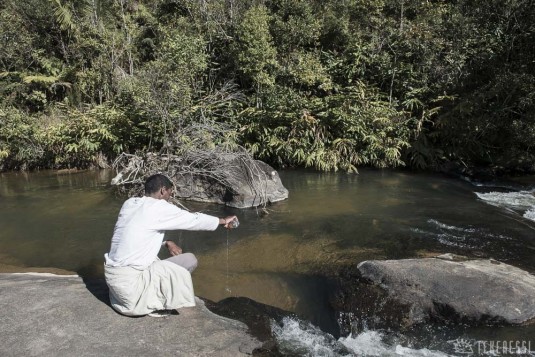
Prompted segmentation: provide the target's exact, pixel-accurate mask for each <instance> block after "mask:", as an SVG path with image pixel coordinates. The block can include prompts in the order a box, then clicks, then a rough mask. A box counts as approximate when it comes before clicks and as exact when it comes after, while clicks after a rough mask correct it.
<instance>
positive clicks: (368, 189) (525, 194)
mask: <svg viewBox="0 0 535 357" xmlns="http://www.w3.org/2000/svg"><path fill="white" fill-rule="evenodd" d="M280 176H281V180H282V182H283V184H284V185H285V187H286V188H288V190H289V192H290V197H289V199H288V200H286V201H283V202H279V203H276V204H273V205H270V206H267V207H265V208H258V209H247V210H238V209H232V208H227V207H223V206H218V205H211V204H200V203H195V202H182V203H183V204H184V205H185V206H186V207H187V208H188V209H190V210H192V211H202V212H204V213H207V214H212V215H216V216H226V215H230V214H235V215H237V216H238V218H239V220H240V223H241V224H240V226H239V228H238V229H236V230H232V231H226V230H224V229H221V228H219V229H218V230H217V231H215V232H169V233H168V234H167V237H166V238H167V239H172V240H174V241H175V242H176V243H178V244H179V245H180V246H181V247H182V248H183V250H184V251H188V252H193V253H194V254H195V255H196V256H197V258H198V260H199V267H198V268H197V270H196V271H195V272H194V273H193V281H194V287H195V292H196V294H197V295H199V296H202V297H205V298H207V299H210V300H213V301H219V300H221V299H224V298H226V297H230V296H245V297H249V298H251V299H254V300H256V301H258V302H261V303H264V304H269V305H272V306H276V307H279V308H281V309H284V310H288V311H291V312H295V313H296V314H297V315H298V316H299V317H300V318H301V320H291V319H290V320H287V321H286V323H285V324H284V325H283V326H282V327H280V328H279V330H277V331H276V332H277V334H278V336H279V338H280V339H281V340H282V341H285V339H286V340H287V342H288V343H289V345H290V346H293V345H292V342H291V341H292V338H294V337H295V336H300V337H299V338H297V340H302V341H305V340H306V341H309V342H310V344H311V345H310V346H312V347H310V348H315V347H313V346H318V345H319V346H323V347H324V348H325V351H327V352H325V351H324V352H325V354H323V355H336V354H337V352H336V351H338V350H337V348H336V347H333V345H332V343H334V344H340V343H342V344H345V345H347V346H349V347H347V346H346V347H347V348H349V350H350V351H353V353H357V354H361V355H400V354H405V355H415V354H420V355H426V354H431V355H433V354H434V355H441V354H451V353H453V352H455V351H454V347H455V341H457V342H458V340H459V339H463V340H465V339H466V340H467V341H472V342H471V343H472V344H473V343H474V341H486V340H489V341H490V340H498V339H501V340H503V339H508V340H519V341H529V339H530V338H531V344H532V346H531V349H532V350H535V337H533V336H535V329H533V328H531V327H501V328H487V327H478V328H474V327H464V326H461V327H459V326H441V325H428V326H424V327H418V328H415V329H413V330H411V331H400V330H399V331H398V330H396V328H395V327H393V329H392V330H389V331H383V330H380V331H378V330H374V329H373V326H371V327H370V328H367V329H366V328H365V329H364V330H362V329H360V330H359V331H355V334H354V335H351V336H339V332H340V331H339V328H338V326H339V319H340V318H341V316H342V315H343V314H344V312H340V311H334V310H333V309H332V307H331V305H332V304H330V301H331V300H332V299H333V297H334V296H335V295H336V293H337V285H336V284H337V279H336V277H337V273H338V272H339V271H340V269H342V268H344V267H347V266H350V265H356V264H358V263H359V262H361V261H364V260H368V259H401V258H412V257H427V256H433V255H437V254H440V253H446V252H450V253H455V254H460V255H465V256H468V257H474V258H475V257H477V258H493V259H496V260H499V261H503V262H506V263H508V264H512V265H514V266H517V267H520V268H522V269H525V270H527V271H529V272H531V273H535V259H534V258H533V257H534V254H535V222H534V221H533V220H532V215H531V214H532V211H533V212H535V210H534V208H535V199H533V200H532V198H533V193H532V192H533V188H534V187H535V184H532V183H535V181H532V180H527V181H526V180H524V181H523V182H522V183H517V184H516V186H515V185H514V187H513V186H510V185H505V184H504V185H501V184H499V183H493V184H491V185H474V184H472V183H470V182H467V181H463V180H459V179H455V178H450V177H446V176H443V175H438V174H421V173H420V174H415V173H410V172H403V171H389V170H372V169H362V170H360V174H358V175H355V174H345V173H318V172H315V171H309V170H286V171H281V172H280ZM112 177H113V172H111V171H105V170H101V171H86V172H65V173H61V172H57V171H43V172H36V173H3V174H1V175H0V202H1V205H0V227H2V229H1V230H0V271H3V272H7V271H9V272H11V271H28V270H29V271H36V270H37V271H52V272H56V273H65V274H68V273H71V272H76V273H78V274H80V275H81V276H83V277H87V278H98V277H102V274H103V266H102V264H103V255H104V253H105V252H107V250H108V249H109V244H110V239H111V235H112V232H113V226H114V223H115V220H116V217H117V213H118V211H119V209H120V207H121V204H122V202H123V201H124V199H125V198H124V197H120V196H118V195H117V194H116V193H115V191H114V190H113V188H112V187H111V186H110V184H109V182H110V180H111V178H112ZM534 215H535V214H534ZM165 257H167V256H166V254H165V252H162V254H161V258H165ZM345 317H347V316H345ZM372 319H373V316H370V321H371V320H372ZM306 321H309V322H310V323H312V325H308V323H307V322H306ZM359 326H366V324H365V323H364V324H363V323H362V321H361V322H360V324H359ZM325 332H327V333H329V334H331V335H333V336H334V337H333V338H334V340H333V341H334V342H333V341H330V340H329V341H327V340H325V338H326V337H325V336H328V335H325ZM292 336H293V337H292ZM303 336H307V338H304V337H303ZM307 343H308V342H307ZM323 347H322V348H323ZM290 348H294V349H297V350H298V351H305V352H304V353H305V354H306V353H310V354H312V355H313V354H314V352H313V350H311V351H312V352H310V351H309V352H306V351H308V350H307V348H309V347H307V346H306V344H305V346H301V347H299V346H293V347H290ZM299 348H302V350H301V349H299ZM374 348H376V349H374ZM322 353H323V352H322Z"/></svg>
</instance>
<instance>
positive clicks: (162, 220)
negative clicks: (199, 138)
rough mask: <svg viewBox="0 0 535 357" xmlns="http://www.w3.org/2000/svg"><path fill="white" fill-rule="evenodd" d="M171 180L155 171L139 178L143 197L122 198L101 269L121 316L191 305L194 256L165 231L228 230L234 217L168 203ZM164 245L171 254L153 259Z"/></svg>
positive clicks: (171, 186)
mask: <svg viewBox="0 0 535 357" xmlns="http://www.w3.org/2000/svg"><path fill="white" fill-rule="evenodd" d="M172 192H173V183H172V182H171V180H169V179H168V178H167V177H166V176H164V175H161V174H156V175H152V176H150V177H149V178H148V179H147V180H146V182H145V196H144V197H134V198H130V199H128V200H126V202H125V203H124V204H123V206H122V208H121V211H120V212H119V218H118V219H117V223H116V224H115V230H114V233H113V238H112V240H111V249H110V251H109V253H107V254H105V255H104V258H105V260H106V263H105V266H104V273H105V277H106V283H107V284H108V287H109V288H110V301H111V305H112V307H113V308H114V309H115V310H116V311H118V312H120V313H121V314H124V315H129V316H139V315H147V314H151V313H152V312H154V311H159V310H174V309H178V308H180V307H188V306H195V296H194V294H193V285H192V282H191V275H190V273H191V272H192V271H193V270H194V269H195V268H196V267H197V259H196V258H195V256H194V255H193V254H191V253H182V249H181V248H180V247H179V246H177V245H176V244H175V243H174V242H172V241H164V235H165V231H168V230H177V229H183V230H208V231H213V230H215V229H216V228H217V227H218V226H219V225H224V226H225V228H231V224H230V223H231V222H232V221H233V220H235V219H236V216H229V217H226V218H217V217H214V216H209V215H206V214H202V213H190V212H187V211H185V210H182V209H180V208H178V207H176V206H175V205H173V204H171V203H169V202H168V200H169V198H170V197H171V194H172ZM163 245H165V246H166V247H167V249H168V250H169V253H170V254H171V255H172V257H170V258H169V259H165V260H159V259H158V252H159V251H160V248H161V247H162V246H163Z"/></svg>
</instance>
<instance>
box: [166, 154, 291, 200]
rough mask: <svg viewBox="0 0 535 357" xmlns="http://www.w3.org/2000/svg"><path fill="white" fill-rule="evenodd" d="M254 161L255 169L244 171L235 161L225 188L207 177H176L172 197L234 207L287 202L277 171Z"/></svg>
mask: <svg viewBox="0 0 535 357" xmlns="http://www.w3.org/2000/svg"><path fill="white" fill-rule="evenodd" d="M254 162H255V164H256V165H255V167H254V168H252V169H247V168H246V167H245V166H244V164H243V162H242V161H241V160H239V159H238V160H235V164H234V165H231V167H233V170H234V172H232V174H229V175H228V178H227V180H228V185H223V184H221V183H219V182H217V181H216V180H214V179H210V178H206V177H199V176H193V175H181V176H175V177H173V178H174V180H175V182H176V183H177V185H176V188H175V191H176V194H175V195H176V196H177V197H178V198H181V199H186V200H192V201H200V202H212V203H219V204H225V205H227V206H231V207H236V208H247V207H256V206H260V205H264V204H267V203H273V202H278V201H282V200H285V199H287V198H288V190H287V189H286V188H285V187H284V186H283V185H282V182H281V179H280V177H279V174H278V173H277V171H276V170H275V169H273V168H272V167H271V166H269V165H268V164H266V163H264V162H262V161H259V160H255V161H254Z"/></svg>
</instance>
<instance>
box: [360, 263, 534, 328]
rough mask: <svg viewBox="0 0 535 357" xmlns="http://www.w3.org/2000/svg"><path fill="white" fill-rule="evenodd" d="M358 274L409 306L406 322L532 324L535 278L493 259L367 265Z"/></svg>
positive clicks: (361, 264) (364, 264) (362, 265)
mask: <svg viewBox="0 0 535 357" xmlns="http://www.w3.org/2000/svg"><path fill="white" fill-rule="evenodd" d="M358 270H359V272H360V274H361V276H362V277H363V278H365V279H367V280H368V281H371V282H372V283H373V284H375V285H379V286H381V287H382V288H383V289H385V290H386V291H387V292H388V294H389V297H390V298H392V299H395V300H396V301H398V302H400V303H402V304H406V305H408V306H409V307H410V313H409V315H410V316H408V319H409V321H410V323H419V322H423V321H425V320H426V319H428V318H430V317H435V318H439V319H446V320H453V321H460V322H468V323H491V324H492V323H496V324H503V323H505V324H515V325H517V324H532V323H535V276H533V275H531V274H530V273H528V272H526V271H524V270H521V269H519V268H516V267H513V266H511V265H507V264H504V263H500V262H497V261H495V260H467V261H453V260H444V259H437V258H426V259H403V260H385V261H365V262H362V263H360V264H359V265H358Z"/></svg>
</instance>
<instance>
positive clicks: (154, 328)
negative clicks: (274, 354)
mask: <svg viewBox="0 0 535 357" xmlns="http://www.w3.org/2000/svg"><path fill="white" fill-rule="evenodd" d="M108 304H109V303H108V301H107V289H106V288H105V285H104V286H103V284H102V283H101V284H96V285H92V284H91V283H87V284H86V283H84V281H83V280H82V279H81V278H80V277H76V276H68V277H62V276H57V275H52V274H39V275H27V274H0V321H2V323H1V324H0V335H1V336H2V343H1V344H0V355H1V356H244V355H249V354H251V353H252V351H253V349H255V348H257V347H260V346H261V344H260V343H259V342H258V341H257V340H256V339H255V338H253V337H251V336H250V335H249V334H248V332H247V326H246V325H245V324H243V323H241V322H238V321H235V320H231V319H228V318H224V317H221V316H219V315H216V314H214V313H212V312H210V311H209V310H208V309H207V308H206V307H205V305H204V302H203V301H202V300H200V299H197V306H196V307H194V308H183V309H180V310H179V312H180V315H171V316H169V317H163V318H153V317H148V316H147V317H138V318H132V317H126V316H122V315H120V314H118V313H116V312H115V311H114V310H113V309H112V308H111V307H110V306H109V305H108Z"/></svg>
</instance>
